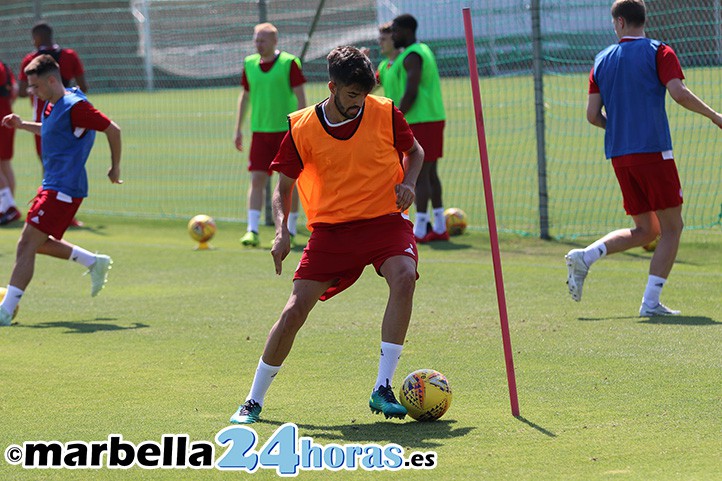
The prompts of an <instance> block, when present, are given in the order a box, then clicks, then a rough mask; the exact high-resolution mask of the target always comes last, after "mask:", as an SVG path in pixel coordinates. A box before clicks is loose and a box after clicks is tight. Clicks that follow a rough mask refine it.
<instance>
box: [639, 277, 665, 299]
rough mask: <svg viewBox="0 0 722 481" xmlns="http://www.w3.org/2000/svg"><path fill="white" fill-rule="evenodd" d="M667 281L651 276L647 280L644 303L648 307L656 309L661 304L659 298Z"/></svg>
mask: <svg viewBox="0 0 722 481" xmlns="http://www.w3.org/2000/svg"><path fill="white" fill-rule="evenodd" d="M665 282H667V279H664V278H663V277H659V276H653V275H651V274H650V275H649V277H648V278H647V287H646V289H644V297H643V298H642V302H643V303H644V305H646V306H647V307H656V306H657V304H659V296H660V295H661V294H662V288H663V287H664V284H665Z"/></svg>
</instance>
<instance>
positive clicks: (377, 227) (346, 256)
mask: <svg viewBox="0 0 722 481" xmlns="http://www.w3.org/2000/svg"><path fill="white" fill-rule="evenodd" d="M395 256H407V257H411V258H412V259H413V260H414V261H415V262H416V263H417V264H418V258H419V253H418V251H417V250H416V239H415V238H414V227H413V224H412V223H411V222H409V221H408V220H406V219H404V218H403V217H402V216H401V214H389V215H384V216H381V217H376V218H373V219H365V220H358V221H354V222H344V223H342V224H317V225H315V226H314V227H313V232H312V233H311V238H310V239H309V240H308V245H306V248H305V249H304V250H303V256H301V262H299V264H298V267H297V268H296V273H295V274H294V276H293V279H294V280H296V279H306V280H312V281H319V282H326V281H330V280H333V281H334V284H333V285H332V286H331V287H329V288H328V290H326V292H324V293H323V295H321V297H320V299H321V300H322V301H325V300H327V299H330V298H331V297H333V296H335V295H336V294H338V293H339V292H341V291H344V290H346V289H348V288H349V287H351V286H352V285H353V283H354V282H356V280H357V279H358V278H359V277H361V273H362V272H363V270H364V268H365V267H366V266H367V265H369V264H373V266H374V268H375V269H376V273H377V274H378V275H381V266H382V265H383V263H384V262H385V261H386V259H388V258H390V257H395ZM416 278H417V279H418V278H419V274H418V273H417V274H416Z"/></svg>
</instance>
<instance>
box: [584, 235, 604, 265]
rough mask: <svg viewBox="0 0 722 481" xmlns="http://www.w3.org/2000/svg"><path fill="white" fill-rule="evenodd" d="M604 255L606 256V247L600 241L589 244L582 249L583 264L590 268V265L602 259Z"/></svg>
mask: <svg viewBox="0 0 722 481" xmlns="http://www.w3.org/2000/svg"><path fill="white" fill-rule="evenodd" d="M606 255H607V246H606V245H605V244H604V242H602V240H601V239H600V240H598V241H596V242H593V243H591V244H589V245H588V246H587V247H586V248H585V249H584V263H585V264H586V265H587V267H592V264H594V263H595V262H597V261H598V260H599V259H600V258H602V257H604V256H606Z"/></svg>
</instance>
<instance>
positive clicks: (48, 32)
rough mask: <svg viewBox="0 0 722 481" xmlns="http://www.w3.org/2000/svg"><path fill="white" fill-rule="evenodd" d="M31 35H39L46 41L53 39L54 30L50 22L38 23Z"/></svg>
mask: <svg viewBox="0 0 722 481" xmlns="http://www.w3.org/2000/svg"><path fill="white" fill-rule="evenodd" d="M30 33H31V34H32V35H37V36H40V37H43V38H45V39H48V40H50V39H52V38H53V29H52V28H51V27H50V25H49V24H48V22H45V21H40V22H37V23H36V24H35V25H33V28H32V30H30Z"/></svg>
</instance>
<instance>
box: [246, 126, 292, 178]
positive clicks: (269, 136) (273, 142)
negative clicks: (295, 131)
mask: <svg viewBox="0 0 722 481" xmlns="http://www.w3.org/2000/svg"><path fill="white" fill-rule="evenodd" d="M285 136H286V132H253V138H252V139H251V151H250V153H249V154H248V170H249V172H250V171H253V170H265V171H266V172H268V175H271V174H273V171H272V170H271V169H270V166H271V161H273V158H274V157H275V156H276V154H277V153H278V148H279V147H280V146H281V141H282V140H283V137H285Z"/></svg>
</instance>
